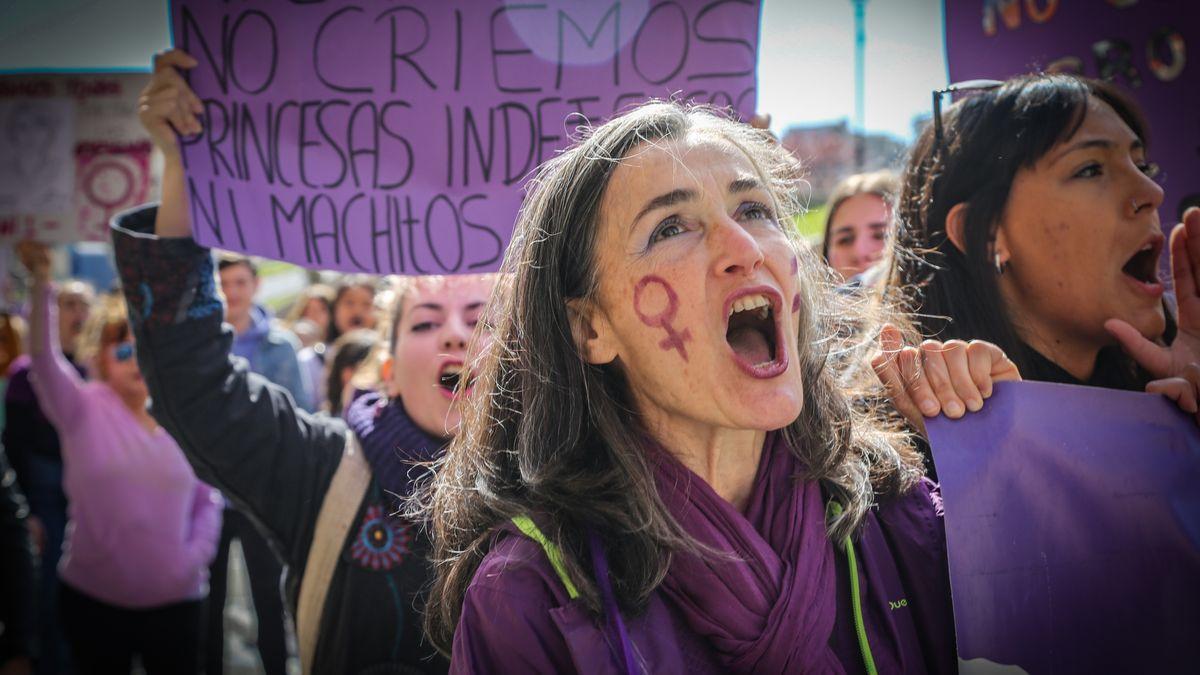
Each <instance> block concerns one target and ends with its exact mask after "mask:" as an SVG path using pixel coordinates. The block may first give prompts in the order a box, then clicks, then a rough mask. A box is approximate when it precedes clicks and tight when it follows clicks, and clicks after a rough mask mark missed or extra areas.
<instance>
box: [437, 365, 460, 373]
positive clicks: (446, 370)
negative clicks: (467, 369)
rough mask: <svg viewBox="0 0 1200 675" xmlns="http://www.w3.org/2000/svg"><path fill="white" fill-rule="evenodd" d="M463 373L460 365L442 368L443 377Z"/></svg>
mask: <svg viewBox="0 0 1200 675" xmlns="http://www.w3.org/2000/svg"><path fill="white" fill-rule="evenodd" d="M462 371H463V367H462V364H451V365H448V366H446V367H445V368H442V374H443V375H458V374H459V373H461V372H462Z"/></svg>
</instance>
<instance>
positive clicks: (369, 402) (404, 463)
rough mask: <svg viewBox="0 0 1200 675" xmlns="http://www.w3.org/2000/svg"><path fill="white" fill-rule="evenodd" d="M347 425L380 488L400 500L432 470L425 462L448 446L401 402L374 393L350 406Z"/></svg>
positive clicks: (361, 397) (356, 400) (362, 397)
mask: <svg viewBox="0 0 1200 675" xmlns="http://www.w3.org/2000/svg"><path fill="white" fill-rule="evenodd" d="M346 423H347V424H348V425H350V429H351V430H352V431H354V433H355V435H357V436H358V441H359V443H361V444H362V449H363V455H364V456H365V457H366V458H367V463H368V464H370V465H371V474H372V475H373V476H374V477H375V480H376V482H378V483H379V487H381V488H383V489H384V490H385V491H386V492H388V493H390V494H392V495H393V496H395V497H396V498H397V499H404V498H407V497H408V496H409V494H410V493H411V492H412V484H413V481H415V480H416V479H417V478H418V477H419V476H421V475H423V474H424V473H425V472H426V471H428V469H427V468H426V467H425V466H424V463H426V462H429V461H430V460H432V459H434V458H435V456H436V455H437V454H438V453H440V452H441V450H442V448H444V447H445V446H446V443H447V441H443V440H439V439H437V438H434V437H433V436H430V435H429V434H427V433H425V432H424V431H423V430H422V429H421V428H420V427H418V426H417V425H416V423H414V422H413V421H412V418H411V417H409V416H408V412H407V411H406V410H405V409H404V405H403V404H402V403H400V400H399V399H395V400H390V401H389V400H388V398H387V397H386V396H384V395H382V394H378V393H374V392H373V393H370V394H365V395H363V396H360V397H358V398H357V399H355V400H354V402H353V403H351V404H350V408H349V409H348V410H347V411H346ZM397 503H398V502H397ZM389 510H391V509H389Z"/></svg>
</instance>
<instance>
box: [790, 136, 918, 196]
mask: <svg viewBox="0 0 1200 675" xmlns="http://www.w3.org/2000/svg"><path fill="white" fill-rule="evenodd" d="M857 136H858V135H857V134H855V133H854V131H853V130H851V129H850V125H849V123H848V122H847V121H846V120H841V121H839V122H835V123H832V124H822V125H817V126H793V127H789V128H788V129H787V131H785V132H784V134H783V137H782V138H781V139H780V142H781V143H782V144H783V147H785V148H787V149H788V151H789V152H791V153H792V154H793V155H795V156H796V158H798V159H799V160H800V161H801V162H802V163H803V164H804V167H805V169H806V170H807V179H808V182H809V184H811V185H812V196H811V197H810V202H811V203H812V204H824V203H825V200H826V199H827V198H828V197H829V193H830V192H831V191H832V190H833V186H835V185H837V182H838V181H839V180H841V179H843V178H845V177H846V176H848V175H850V174H853V173H862V172H865V171H877V170H880V169H891V170H893V171H899V170H900V169H901V168H902V167H903V165H904V155H905V153H906V152H907V151H908V145H907V144H906V143H904V142H903V141H901V140H899V139H897V138H895V137H893V136H890V135H888V134H879V133H867V134H865V135H863V137H862V142H863V165H862V166H861V167H858V166H855V162H854V146H855V143H856V142H857V140H858V138H857Z"/></svg>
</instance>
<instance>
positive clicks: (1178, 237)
mask: <svg viewBox="0 0 1200 675" xmlns="http://www.w3.org/2000/svg"><path fill="white" fill-rule="evenodd" d="M1171 277H1172V279H1173V287H1174V288H1175V302H1176V303H1177V305H1178V309H1179V317H1178V319H1179V332H1178V334H1177V335H1176V336H1175V341H1174V342H1172V343H1171V346H1170V347H1164V346H1161V345H1159V344H1156V343H1154V342H1152V341H1150V340H1148V339H1146V338H1145V337H1144V336H1143V335H1142V334H1141V333H1140V332H1139V331H1138V330H1137V329H1136V328H1134V327H1133V326H1131V325H1130V324H1129V323H1127V322H1125V321H1123V320H1121V319H1109V320H1108V321H1106V322H1105V324H1104V327H1105V328H1106V329H1108V332H1109V333H1112V335H1113V337H1115V338H1117V340H1118V341H1119V342H1120V343H1121V347H1122V348H1123V349H1124V350H1125V351H1126V352H1128V353H1129V355H1130V356H1132V357H1133V358H1134V359H1135V360H1137V362H1138V363H1139V364H1140V365H1141V366H1142V367H1143V368H1145V369H1146V370H1147V371H1149V372H1150V374H1151V375H1153V376H1155V377H1159V378H1168V377H1183V376H1184V373H1185V371H1186V370H1187V369H1188V367H1189V366H1191V365H1192V364H1195V363H1198V362H1200V207H1195V206H1193V207H1192V208H1190V209H1188V210H1187V211H1186V212H1184V214H1183V222H1182V223H1179V224H1178V225H1176V226H1175V229H1174V230H1172V231H1171ZM1176 400H1178V399H1176Z"/></svg>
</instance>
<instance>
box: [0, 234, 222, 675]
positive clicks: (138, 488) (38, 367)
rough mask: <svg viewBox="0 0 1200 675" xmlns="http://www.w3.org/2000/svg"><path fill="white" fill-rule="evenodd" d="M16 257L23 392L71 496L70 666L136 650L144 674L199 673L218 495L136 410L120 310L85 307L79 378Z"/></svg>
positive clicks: (65, 590) (35, 261) (106, 662)
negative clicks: (42, 423) (22, 289)
mask: <svg viewBox="0 0 1200 675" xmlns="http://www.w3.org/2000/svg"><path fill="white" fill-rule="evenodd" d="M18 252H19V255H20V257H21V261H22V262H23V263H24V264H25V266H26V268H28V269H29V271H30V273H31V275H32V278H33V284H32V288H31V289H30V290H31V296H32V310H31V317H30V335H31V339H30V351H31V353H32V366H31V372H32V374H33V385H34V388H35V389H36V391H37V394H38V397H39V399H40V400H41V401H43V402H44V405H43V406H42V409H43V410H44V411H45V414H46V417H47V418H48V419H49V420H50V421H51V423H53V424H54V426H55V428H56V429H57V431H58V434H59V438H60V439H61V442H62V454H63V463H64V469H65V479H64V489H65V491H66V494H67V497H68V498H69V500H70V508H69V517H70V525H69V527H68V528H67V535H66V539H65V541H64V544H63V556H62V559H61V561H60V563H59V567H58V573H59V577H60V578H61V581H62V584H61V586H60V591H59V609H60V614H61V619H62V622H63V627H64V633H65V634H66V637H67V641H68V642H69V643H70V645H71V652H72V657H73V659H74V664H75V667H76V668H77V669H78V670H79V672H82V673H127V672H130V670H131V669H132V667H133V660H134V655H135V654H136V655H138V656H139V657H140V660H141V663H142V664H143V667H144V668H145V670H146V671H147V672H149V673H195V672H199V668H200V634H201V632H202V625H203V624H202V619H203V604H204V603H203V601H204V596H205V595H206V593H207V587H208V565H209V563H210V562H211V561H212V559H213V555H214V554H215V553H216V546H217V539H218V537H219V535H220V531H221V510H222V508H223V503H222V500H221V497H220V495H219V494H218V493H217V492H216V491H215V490H214V489H213V488H211V487H209V486H207V485H205V484H203V483H201V482H200V481H199V480H197V479H196V474H195V473H193V471H192V468H191V466H189V465H188V462H187V460H186V459H185V458H184V456H183V452H182V451H181V450H180V449H179V446H178V445H177V444H176V443H175V440H174V439H173V438H171V436H170V435H169V434H167V432H166V431H164V430H163V429H162V428H161V427H159V426H158V424H157V423H156V422H155V421H154V418H153V417H151V416H150V413H149V412H148V411H147V410H146V402H147V388H146V383H145V381H144V380H143V379H142V375H141V372H140V371H139V369H138V364H137V359H136V358H135V355H134V343H133V335H132V333H131V331H130V328H129V323H128V321H127V320H126V316H125V308H124V305H123V304H121V303H117V302H115V301H113V302H109V303H108V305H107V306H102V307H100V308H97V309H95V310H93V313H92V317H91V318H90V319H89V325H88V328H87V329H86V330H85V332H84V334H83V336H82V337H81V344H80V350H79V351H78V352H77V354H78V355H79V357H80V358H81V359H84V360H87V361H88V362H89V365H90V366H91V367H90V369H89V370H90V371H91V372H93V373H95V374H96V379H95V381H93V382H83V381H82V380H81V379H80V378H79V374H78V372H77V371H76V370H75V368H74V367H73V366H71V364H70V363H69V362H68V361H67V360H66V358H65V357H64V356H63V354H62V351H61V350H60V348H59V343H58V337H57V335H56V334H55V333H56V332H57V325H58V322H57V321H56V320H55V317H54V309H53V305H54V290H53V288H52V287H51V285H50V261H49V256H48V253H47V251H46V249H45V247H44V246H42V245H39V244H34V243H32V242H23V243H22V244H21V245H20V246H19V248H18ZM102 304H103V303H102ZM44 611H53V608H44Z"/></svg>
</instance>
